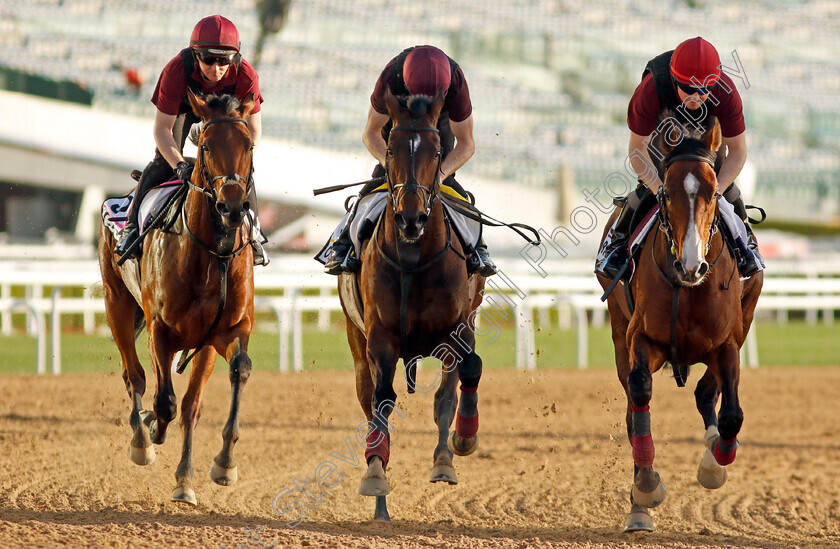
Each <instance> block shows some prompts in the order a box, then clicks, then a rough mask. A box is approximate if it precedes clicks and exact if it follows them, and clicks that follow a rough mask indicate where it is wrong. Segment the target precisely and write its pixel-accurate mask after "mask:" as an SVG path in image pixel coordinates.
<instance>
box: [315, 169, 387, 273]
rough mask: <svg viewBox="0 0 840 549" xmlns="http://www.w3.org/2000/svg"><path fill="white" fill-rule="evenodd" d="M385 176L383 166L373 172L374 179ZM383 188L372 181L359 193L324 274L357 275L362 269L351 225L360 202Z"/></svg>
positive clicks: (379, 183) (325, 264)
mask: <svg viewBox="0 0 840 549" xmlns="http://www.w3.org/2000/svg"><path fill="white" fill-rule="evenodd" d="M382 175H385V170H384V168H382V167H381V166H377V168H376V169H375V170H374V172H373V177H374V178H376V177H379V176H382ZM381 186H382V181H376V180H375V179H374V180H371V181H370V182H368V183H367V184H366V185H365V186H364V187H362V190H361V191H359V195H358V198H357V199H356V203H355V204H353V207H352V208H351V209H350V217H349V218H348V219H347V224H346V225H345V226H344V229H343V230H342V231H341V233H339V235H338V238H337V239H336V241H335V242H333V245H332V251H331V252H330V259H329V260H328V261H327V262H326V263H324V272H325V273H327V274H331V275H340V274H341V273H357V272H359V267H361V265H362V264H361V262H360V261H359V258H358V257H355V256H353V255H352V252H353V241H352V240H351V238H350V225H351V223H352V222H353V219H354V218H355V217H356V211H357V210H358V207H359V201H361V200H362V198H364V197H366V196H367V195H369V194H370V193H372V192H373V191H374V190H376V189H377V188H379V187H381Z"/></svg>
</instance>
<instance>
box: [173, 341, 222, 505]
mask: <svg viewBox="0 0 840 549" xmlns="http://www.w3.org/2000/svg"><path fill="white" fill-rule="evenodd" d="M215 362H216V350H215V349H213V348H212V347H209V346H208V347H204V348H202V349H201V350H200V351H199V352H198V353H197V354H196V356H195V360H194V361H193V364H192V368H191V369H190V383H189V385H188V386H187V392H186V393H185V394H184V398H183V399H181V426H182V428H183V429H184V446H183V449H182V451H181V462H180V463H179V464H178V469H177V470H176V471H175V480H176V483H177V484H176V486H175V490H174V491H173V492H172V501H177V502H181V503H188V504H190V505H196V504H197V501H196V499H195V490H193V478H194V476H195V471H194V470H193V463H192V437H193V431H194V429H195V426H196V425H197V424H198V418H199V417H200V416H201V405H202V403H201V399H202V395H203V392H204V385H205V384H206V383H207V380H208V379H209V378H210V374H212V373H213V365H214V364H215Z"/></svg>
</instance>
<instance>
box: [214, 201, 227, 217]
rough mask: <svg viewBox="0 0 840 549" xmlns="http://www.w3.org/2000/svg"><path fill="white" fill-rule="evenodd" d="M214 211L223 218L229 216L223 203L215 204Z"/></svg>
mask: <svg viewBox="0 0 840 549" xmlns="http://www.w3.org/2000/svg"><path fill="white" fill-rule="evenodd" d="M216 211H217V212H219V213H220V214H221V215H223V216H225V217H227V216H228V215H229V214H230V210H229V209H228V207H227V205H226V204H225V203H224V202H217V203H216Z"/></svg>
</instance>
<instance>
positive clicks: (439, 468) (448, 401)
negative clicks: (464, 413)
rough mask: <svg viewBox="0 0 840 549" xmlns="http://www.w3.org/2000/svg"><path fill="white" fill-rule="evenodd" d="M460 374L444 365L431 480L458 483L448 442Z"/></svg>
mask: <svg viewBox="0 0 840 549" xmlns="http://www.w3.org/2000/svg"><path fill="white" fill-rule="evenodd" d="M457 383H458V376H456V375H455V372H454V371H452V370H449V369H448V368H446V367H445V366H444V372H443V376H442V378H441V382H440V386H439V387H438V389H437V391H436V392H435V424H436V425H437V427H438V443H437V446H435V452H434V455H433V458H434V464H433V465H432V473H431V475H430V476H429V482H448V483H449V484H458V475H457V473H455V467H453V465H452V450H450V449H449V445H448V443H447V441H448V439H449V427H450V426H451V425H452V420H453V419H455V407H456V405H457V402H458V395H457V393H456V390H457Z"/></svg>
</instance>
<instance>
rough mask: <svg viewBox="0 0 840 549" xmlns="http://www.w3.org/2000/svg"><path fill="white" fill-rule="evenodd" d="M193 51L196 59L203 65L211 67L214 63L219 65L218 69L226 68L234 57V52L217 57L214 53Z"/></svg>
mask: <svg viewBox="0 0 840 549" xmlns="http://www.w3.org/2000/svg"><path fill="white" fill-rule="evenodd" d="M193 51H195V55H196V57H198V59H199V60H200V61H201V62H202V63H204V64H205V65H208V66H212V65H214V64H216V63H218V64H219V66H220V67H226V66H228V65H230V64H231V63H232V62H233V58H234V57H236V52H232V53H229V54H227V55H218V54H215V53H210V52H207V51H202V50H193Z"/></svg>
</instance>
